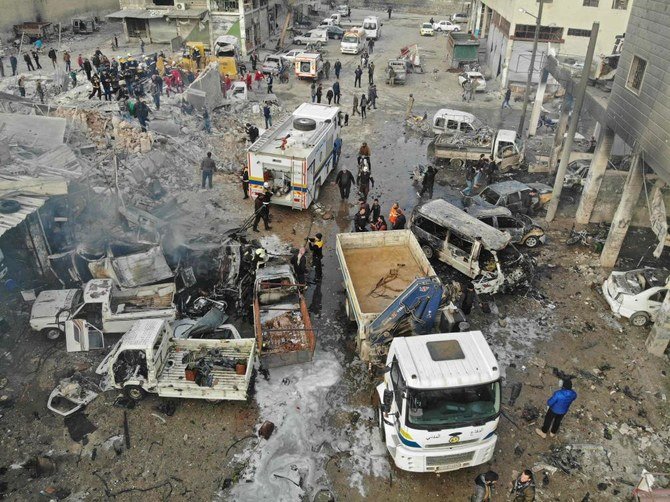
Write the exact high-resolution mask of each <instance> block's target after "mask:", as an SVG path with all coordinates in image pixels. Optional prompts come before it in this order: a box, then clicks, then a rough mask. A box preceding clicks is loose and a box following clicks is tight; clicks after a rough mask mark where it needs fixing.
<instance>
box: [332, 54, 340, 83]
mask: <svg viewBox="0 0 670 502" xmlns="http://www.w3.org/2000/svg"><path fill="white" fill-rule="evenodd" d="M333 68H334V69H335V78H336V79H338V80H339V79H340V72H341V71H342V63H340V60H339V59H337V60H335V66H334V67H333Z"/></svg>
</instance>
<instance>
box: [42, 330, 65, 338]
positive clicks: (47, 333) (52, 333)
mask: <svg viewBox="0 0 670 502" xmlns="http://www.w3.org/2000/svg"><path fill="white" fill-rule="evenodd" d="M40 333H42V334H43V335H44V337H45V338H46V339H47V340H49V341H54V340H58V339H59V338H60V337H61V336H63V330H61V329H58V328H45V329H43V330H42V331H40Z"/></svg>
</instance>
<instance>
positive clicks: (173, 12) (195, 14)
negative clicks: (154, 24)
mask: <svg viewBox="0 0 670 502" xmlns="http://www.w3.org/2000/svg"><path fill="white" fill-rule="evenodd" d="M206 13H207V9H185V10H181V9H169V10H166V11H165V14H163V16H164V17H169V18H171V19H200V18H202V17H203V16H204V15H205V14H206Z"/></svg>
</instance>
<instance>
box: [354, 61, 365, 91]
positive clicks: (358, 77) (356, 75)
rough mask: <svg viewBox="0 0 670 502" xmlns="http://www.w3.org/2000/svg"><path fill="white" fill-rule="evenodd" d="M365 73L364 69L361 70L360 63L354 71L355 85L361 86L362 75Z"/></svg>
mask: <svg viewBox="0 0 670 502" xmlns="http://www.w3.org/2000/svg"><path fill="white" fill-rule="evenodd" d="M362 75H363V70H361V65H358V66H357V67H356V70H355V71H354V87H356V86H358V87H360V86H361V76H362Z"/></svg>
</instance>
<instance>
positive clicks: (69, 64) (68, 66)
mask: <svg viewBox="0 0 670 502" xmlns="http://www.w3.org/2000/svg"><path fill="white" fill-rule="evenodd" d="M63 61H64V62H65V71H67V72H70V71H72V57H71V56H70V53H69V52H68V51H65V52H64V53H63Z"/></svg>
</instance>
